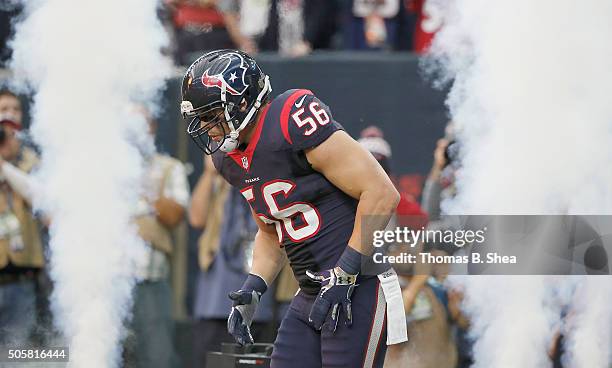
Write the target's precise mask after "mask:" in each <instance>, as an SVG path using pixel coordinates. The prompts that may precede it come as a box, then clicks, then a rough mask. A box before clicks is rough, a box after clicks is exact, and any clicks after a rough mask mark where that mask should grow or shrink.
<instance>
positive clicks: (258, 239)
mask: <svg viewBox="0 0 612 368" xmlns="http://www.w3.org/2000/svg"><path fill="white" fill-rule="evenodd" d="M253 218H255V222H256V223H257V227H258V228H259V229H258V231H257V235H255V244H254V246H253V265H252V267H251V274H254V275H258V276H259V277H261V278H262V279H263V280H264V281H265V282H266V284H267V285H271V284H272V282H274V279H276V276H278V273H279V272H280V270H281V269H282V268H283V266H285V263H286V262H287V256H286V255H285V252H284V251H283V250H282V248H281V247H280V244H279V242H278V235H277V234H276V229H275V228H274V227H273V226H272V225H267V224H265V223H264V222H263V221H261V220H260V219H259V217H257V215H255V214H254V213H253Z"/></svg>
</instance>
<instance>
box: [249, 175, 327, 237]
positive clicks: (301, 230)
mask: <svg viewBox="0 0 612 368" xmlns="http://www.w3.org/2000/svg"><path fill="white" fill-rule="evenodd" d="M295 187H296V185H295V183H293V182H291V181H288V180H275V181H271V182H268V183H265V184H264V185H263V186H262V187H261V194H262V196H263V200H264V202H265V204H266V206H267V207H268V210H269V213H270V215H271V217H269V216H266V215H263V214H261V213H258V214H257V216H258V217H259V218H260V219H261V221H263V222H264V223H266V224H274V225H275V226H276V233H277V234H278V240H279V242H281V243H282V242H283V238H284V235H285V234H286V235H287V236H289V238H290V239H291V240H292V241H294V242H301V241H304V240H306V239H308V238H310V237H312V236H314V235H316V234H317V233H318V232H319V229H320V227H321V217H320V215H319V212H318V211H317V209H316V208H315V207H314V206H312V205H310V204H308V203H306V202H293V203H291V204H290V205H288V206H285V207H282V208H281V207H280V206H279V205H278V203H277V202H276V197H277V196H279V195H283V196H284V197H285V198H287V197H288V196H289V193H290V192H291V191H292V190H294V189H295ZM241 192H242V195H243V196H244V197H245V198H246V200H247V201H248V202H249V203H250V202H252V201H254V200H255V193H254V191H253V187H252V186H251V187H247V188H245V189H243V190H242V191H241ZM298 216H299V217H301V220H302V221H301V223H302V224H300V225H299V226H296V225H295V224H294V221H295V220H296V219H297V218H298Z"/></svg>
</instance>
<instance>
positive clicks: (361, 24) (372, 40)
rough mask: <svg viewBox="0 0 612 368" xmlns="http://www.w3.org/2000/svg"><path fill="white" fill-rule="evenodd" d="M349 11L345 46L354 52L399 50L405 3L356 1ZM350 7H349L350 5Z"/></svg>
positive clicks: (389, 0) (395, 1)
mask: <svg viewBox="0 0 612 368" xmlns="http://www.w3.org/2000/svg"><path fill="white" fill-rule="evenodd" d="M349 4H352V6H351V7H347V8H345V10H344V12H345V30H344V37H345V44H346V47H347V48H349V49H353V50H381V49H392V50H395V49H398V48H399V46H398V45H399V41H400V38H399V30H400V22H401V21H402V20H403V19H402V17H405V15H406V12H405V9H404V3H403V1H401V0H353V1H352V3H349ZM347 5H348V4H347Z"/></svg>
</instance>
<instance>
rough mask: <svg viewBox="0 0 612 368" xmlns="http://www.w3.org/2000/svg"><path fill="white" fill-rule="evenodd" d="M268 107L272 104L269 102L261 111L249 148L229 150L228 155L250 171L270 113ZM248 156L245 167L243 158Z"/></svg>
mask: <svg viewBox="0 0 612 368" xmlns="http://www.w3.org/2000/svg"><path fill="white" fill-rule="evenodd" d="M268 109H270V104H267V105H266V106H265V107H264V109H263V111H262V112H261V117H260V118H259V121H257V128H256V130H255V133H253V137H251V141H250V142H249V144H248V145H247V148H246V149H245V150H244V151H240V150H238V149H235V150H233V151H232V152H229V153H228V154H227V155H228V156H229V157H231V158H232V159H233V160H234V162H235V163H236V164H238V166H240V167H242V168H243V169H244V170H246V171H249V169H250V168H251V166H252V164H253V162H252V161H253V152H255V148H257V143H258V142H259V137H260V136H261V130H262V129H263V126H264V123H265V121H266V115H267V114H268ZM243 157H246V158H247V160H248V161H247V163H248V164H247V165H246V166H247V167H244V166H245V165H243V163H242V158H243Z"/></svg>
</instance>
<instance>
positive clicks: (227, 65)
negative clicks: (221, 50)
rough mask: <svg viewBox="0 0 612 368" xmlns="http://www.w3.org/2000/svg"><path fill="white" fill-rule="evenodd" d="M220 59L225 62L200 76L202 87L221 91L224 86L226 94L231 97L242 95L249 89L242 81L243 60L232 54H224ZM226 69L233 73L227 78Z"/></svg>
mask: <svg viewBox="0 0 612 368" xmlns="http://www.w3.org/2000/svg"><path fill="white" fill-rule="evenodd" d="M220 59H225V60H226V61H225V62H224V63H222V64H220V65H219V66H217V67H213V68H210V69H206V71H205V72H204V74H203V75H202V85H204V86H205V87H218V88H219V89H221V90H223V85H225V89H226V90H227V92H229V93H231V94H232V95H234V96H240V95H242V94H243V93H244V91H246V89H247V88H248V87H249V86H248V85H247V84H246V83H245V81H244V76H245V74H246V70H247V66H246V64H245V62H244V59H243V58H242V56H241V55H240V54H237V53H234V52H232V53H228V54H225V55H223V56H221V57H220ZM211 69H213V70H211ZM214 69H216V70H214ZM228 69H229V70H233V71H232V72H231V73H230V75H229V76H226V75H225V74H226V71H227V70H228Z"/></svg>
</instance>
